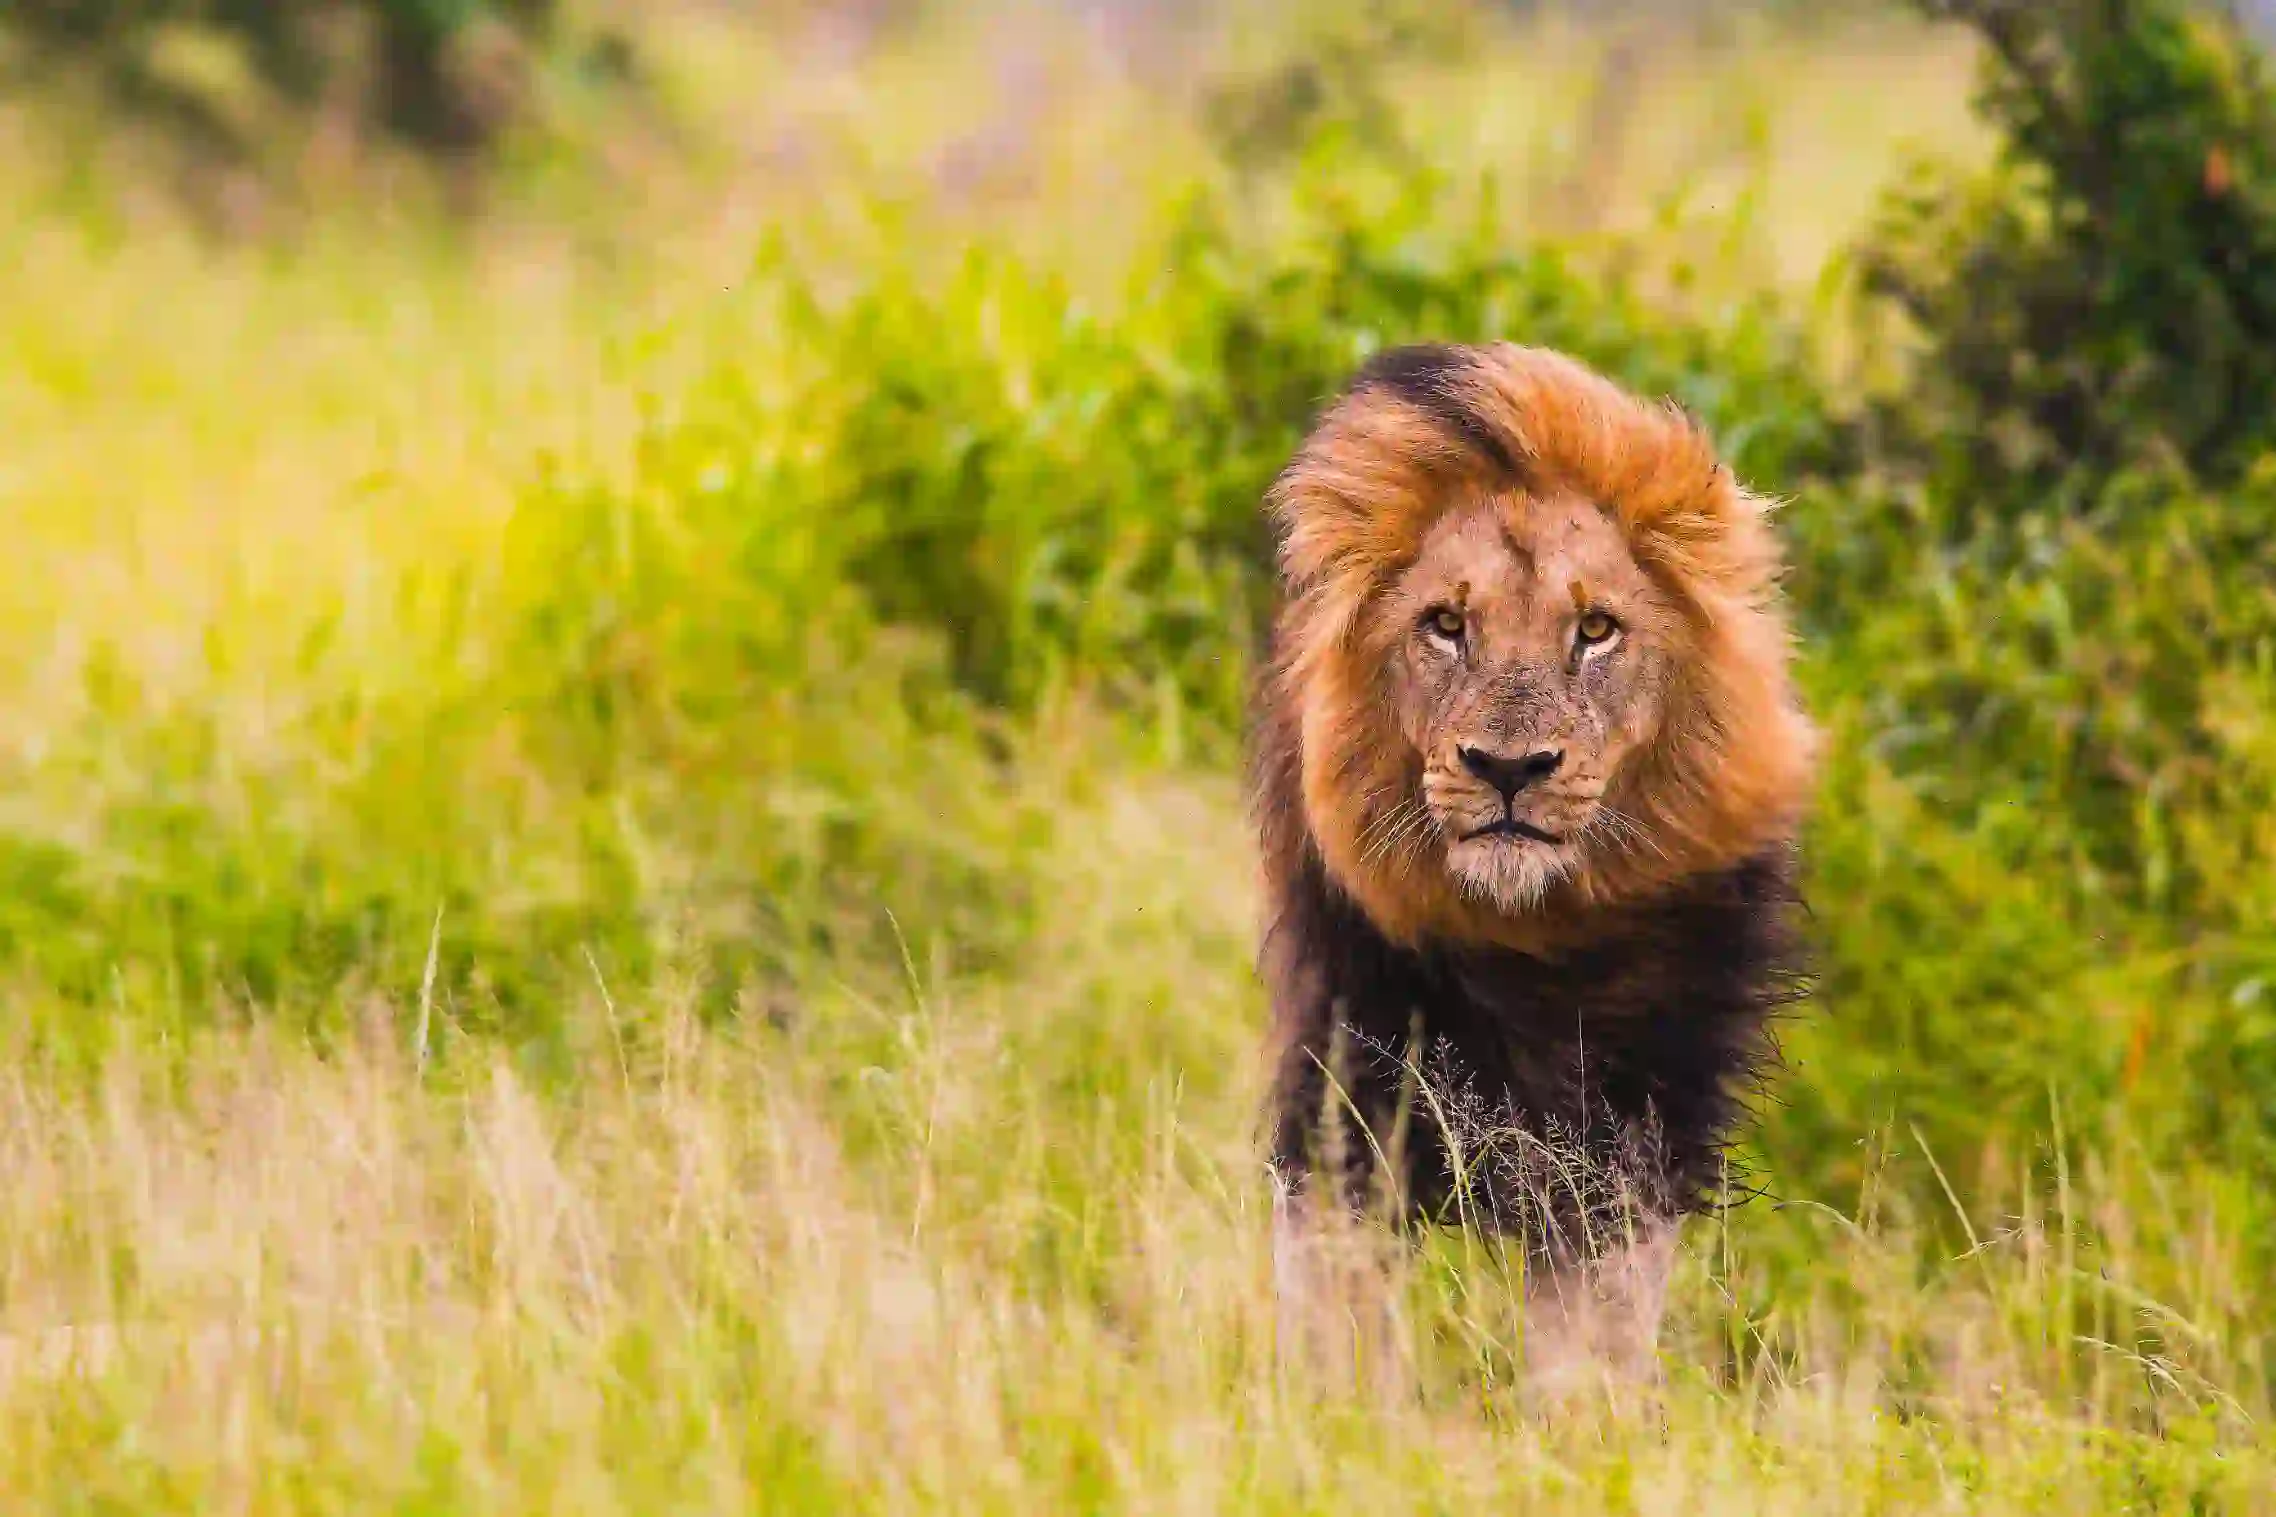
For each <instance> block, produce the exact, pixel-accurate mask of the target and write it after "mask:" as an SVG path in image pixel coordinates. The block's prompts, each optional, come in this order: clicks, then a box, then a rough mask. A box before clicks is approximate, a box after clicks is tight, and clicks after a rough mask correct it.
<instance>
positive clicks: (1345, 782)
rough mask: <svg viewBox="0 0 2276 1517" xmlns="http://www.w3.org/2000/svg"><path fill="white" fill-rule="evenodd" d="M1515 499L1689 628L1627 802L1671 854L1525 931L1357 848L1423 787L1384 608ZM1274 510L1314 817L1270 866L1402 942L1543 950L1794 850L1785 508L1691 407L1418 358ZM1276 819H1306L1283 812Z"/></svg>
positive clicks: (1502, 355) (1515, 921)
mask: <svg viewBox="0 0 2276 1517" xmlns="http://www.w3.org/2000/svg"><path fill="white" fill-rule="evenodd" d="M1510 495H1520V496H1531V497H1535V498H1548V497H1552V496H1577V497H1579V498H1581V499H1584V500H1587V501H1590V502H1593V503H1595V504H1596V505H1597V506H1598V507H1599V508H1601V509H1602V510H1603V511H1605V512H1606V513H1607V515H1608V516H1609V518H1610V519H1611V520H1613V521H1614V522H1615V523H1616V524H1617V525H1618V526H1619V528H1620V529H1621V532H1622V534H1623V537H1624V540H1625V542H1626V544H1627V546H1628V549H1629V551H1630V553H1631V554H1632V555H1633V556H1634V557H1635V559H1636V562H1637V564H1638V566H1639V567H1640V568H1642V569H1643V571H1644V572H1645V573H1646V574H1648V575H1650V576H1651V577H1652V579H1653V580H1654V582H1655V583H1656V584H1657V585H1659V586H1660V587H1661V588H1662V589H1663V590H1664V591H1665V592H1667V594H1668V595H1669V596H1670V598H1671V599H1672V600H1673V601H1674V603H1675V604H1676V605H1677V606H1678V607H1679V609H1680V611H1681V618H1682V621H1683V624H1684V625H1683V641H1682V646H1681V647H1680V649H1679V657H1678V659H1677V665H1678V672H1677V675H1676V678H1675V681H1674V684H1673V686H1672V688H1671V689H1670V690H1669V692H1668V701H1667V718H1666V720H1665V722H1664V724H1663V726H1662V729H1661V731H1660V732H1659V734H1658V735H1657V738H1656V739H1655V741H1654V742H1653V743H1652V744H1651V746H1650V747H1649V748H1648V750H1646V751H1645V752H1644V753H1642V754H1640V755H1638V756H1637V758H1636V759H1635V760H1634V761H1633V762H1632V763H1631V764H1630V765H1629V766H1628V767H1629V771H1630V772H1629V774H1628V776H1627V780H1626V786H1627V788H1626V793H1625V796H1624V799H1623V801H1622V804H1623V806H1624V807H1626V808H1627V809H1628V810H1629V812H1630V814H1631V815H1633V816H1634V817H1635V819H1636V820H1637V821H1638V822H1640V823H1641V824H1642V825H1643V826H1644V827H1645V828H1646V829H1648V830H1649V832H1650V834H1651V836H1652V838H1653V840H1654V843H1655V848H1654V849H1653V850H1650V851H1647V852H1635V851H1631V852H1628V853H1623V854H1620V855H1618V856H1616V857H1605V858H1600V859H1597V860H1595V861H1593V862H1592V863H1591V864H1590V865H1589V866H1588V867H1587V868H1585V869H1583V870H1582V871H1580V872H1579V873H1577V874H1575V875H1574V876H1573V877H1571V878H1570V879H1568V880H1567V881H1565V882H1564V883H1563V884H1561V885H1560V886H1558V887H1557V888H1556V889H1555V890H1554V891H1553V892H1552V893H1551V895H1550V896H1549V898H1547V899H1546V900H1544V901H1543V903H1542V904H1541V906H1540V907H1539V908H1538V909H1537V910H1534V911H1530V912H1527V913H1525V914H1524V915H1522V916H1512V915H1506V914H1504V913H1502V912H1499V911H1497V910H1495V909H1493V908H1492V907H1490V906H1488V905H1485V904H1482V903H1480V902H1478V901H1475V900H1472V899H1469V898H1466V897H1465V896H1464V895H1463V894H1462V892H1461V891H1460V890H1459V889H1458V888H1457V886H1456V885H1455V884H1454V882H1453V881H1451V880H1450V879H1449V878H1448V877H1447V876H1446V874H1445V872H1444V871H1443V870H1441V869H1436V868H1433V867H1431V866H1430V864H1429V862H1427V861H1419V860H1417V859H1415V858H1413V857H1410V856H1400V857H1394V858H1391V859H1388V860H1381V861H1370V860H1368V859H1367V858H1365V857H1364V855H1363V853H1362V850H1361V848H1360V846H1359V843H1360V839H1361V838H1362V837H1363V836H1364V835H1365V833H1366V830H1367V828H1368V827H1369V825H1370V824H1371V823H1373V822H1374V821H1375V820H1376V819H1377V817H1378V816H1379V815H1380V811H1381V808H1382V807H1383V806H1384V805H1386V804H1387V798H1389V797H1394V796H1397V795H1400V794H1403V793H1404V791H1405V788H1406V787H1408V786H1410V785H1411V773H1410V772H1409V765H1410V764H1411V761H1412V755H1410V754H1408V753H1406V751H1405V748H1406V744H1405V743H1404V741H1403V740H1402V738H1401V737H1400V735H1399V733H1398V730H1397V728H1396V725H1395V723H1394V722H1393V719H1392V714H1391V712H1390V710H1389V709H1388V703H1387V702H1386V701H1385V699H1384V698H1383V696H1382V691H1381V688H1380V678H1381V675H1380V668H1379V660H1378V659H1377V658H1375V657H1374V655H1373V652H1372V650H1371V649H1370V648H1369V646H1368V642H1367V639H1366V637H1365V635H1364V634H1365V631H1366V616H1367V612H1368V608H1369V607H1370V605H1371V604H1372V603H1373V602H1374V601H1375V600H1376V599H1377V598H1378V597H1379V596H1381V595H1382V594H1383V593H1384V591H1385V590H1386V589H1388V588H1389V587H1390V586H1391V584H1392V583H1393V582H1394V580H1395V579H1396V577H1397V576H1398V575H1399V574H1400V572H1401V571H1402V570H1403V569H1404V568H1405V566H1406V565H1408V564H1409V563H1411V562H1412V561H1413V560H1414V558H1415V555H1416V554H1417V553H1418V552H1419V551H1420V550H1421V547H1422V544H1423V540H1424V537H1425V534H1426V533H1428V531H1429V530H1430V528H1431V526H1432V525H1433V524H1434V523H1435V522H1436V521H1438V519H1439V518H1440V517H1441V516H1442V515H1443V514H1444V513H1445V512H1446V511H1447V510H1449V509H1450V508H1452V507H1453V506H1456V505H1458V504H1461V503H1464V502H1468V501H1475V500H1479V499H1482V498H1489V497H1496V496H1510ZM1267 509H1268V511H1269V513H1270V515H1271V517H1272V519H1273V522H1274V525H1275V526H1276V528H1277V529H1278V533H1279V540H1280V572H1281V577H1282V582H1283V588H1284V592H1285V603H1284V605H1283V607H1282V610H1281V613H1280V616H1279V620H1278V623H1277V626H1276V629H1275V637H1274V656H1273V660H1272V663H1271V665H1270V667H1269V668H1268V670H1267V671H1266V673H1265V677H1264V684H1263V686H1262V688H1261V690H1260V698H1261V702H1262V706H1263V714H1264V723H1263V730H1262V732H1261V734H1260V737H1261V740H1262V743H1263V745H1264V747H1265V749H1266V750H1267V751H1264V752H1262V753H1260V755H1259V758H1260V767H1261V768H1262V769H1263V770H1265V771H1266V772H1270V771H1272V770H1273V769H1274V768H1275V767H1276V766H1277V767H1278V768H1280V769H1281V770H1282V771H1283V773H1284V778H1285V779H1287V780H1293V781H1295V785H1294V787H1293V793H1294V794H1295V795H1298V796H1300V797H1301V807H1300V810H1301V815H1300V816H1292V815H1285V814H1283V815H1277V816H1274V815H1268V816H1266V817H1265V818H1264V819H1263V820H1264V827H1265V834H1266V846H1267V854H1268V865H1271V864H1272V863H1274V862H1275V855H1277V856H1278V857H1277V862H1278V864H1279V865H1280V866H1282V867H1288V866H1292V865H1293V863H1294V862H1295V860H1294V858H1293V856H1292V855H1291V852H1290V850H1294V849H1300V848H1304V847H1307V846H1308V847H1309V848H1310V849H1311V850H1312V851H1314V852H1316V854H1317V856H1318V858H1319V860H1320V862H1321V864H1322V865H1323V866H1324V867H1325V869H1326V871H1327V873H1328V874H1329V876H1330V877H1331V878H1332V879H1333V880H1334V881H1335V883H1336V884H1337V885H1338V886H1339V887H1340V888H1341V889H1342V890H1343V891H1344V892H1346V893H1347V894H1348V895H1349V896H1350V897H1351V898H1352V899H1353V900H1355V901H1356V902H1357V903H1358V904H1359V906H1360V907H1361V908H1362V909H1363V910H1364V911H1365V912H1366V914H1367V915H1368V917H1369V918H1370V919H1371V920H1373V921H1374V923H1375V924H1376V926H1377V927H1378V928H1379V929H1380V930H1381V931H1382V932H1383V933H1384V934H1385V936H1387V937H1388V938H1390V939H1392V940H1393V941H1396V942H1401V943H1406V944H1409V945H1412V944H1416V943H1419V942H1421V941H1424V940H1426V939H1438V940H1446V941H1453V942H1473V943H1499V944H1503V945H1505V946H1508V947H1512V948H1518V949H1521V950H1524V951H1528V952H1540V951H1544V950H1545V949H1548V948H1552V947H1555V946H1558V945H1561V944H1564V943H1567V942H1571V941H1574V940H1576V939H1581V938H1586V937H1587V936H1589V935H1590V931H1589V928H1590V923H1591V922H1592V920H1594V919H1596V918H1601V917H1603V916H1604V915H1605V908H1608V907H1612V906H1615V905H1618V904H1621V903H1625V902H1632V901H1637V900H1641V899H1644V898H1648V897H1650V896H1651V895H1653V894H1655V893H1657V892H1661V891H1664V890H1665V889H1666V888H1668V887H1669V886H1671V885H1673V884H1674V883H1675V882H1676V881H1678V880H1681V879H1684V878H1687V877H1690V876H1692V875H1695V874H1699V873H1701V872H1704V871H1709V870H1714V869H1719V868H1726V867H1730V866H1733V865H1736V864H1738V863H1739V862H1741V861H1743V860H1745V859H1747V858H1749V857H1750V856H1753V855H1754V854H1756V853H1758V852H1759V851H1760V850H1762V849H1763V848H1765V847H1767V846H1771V845H1774V844H1776V843H1778V842H1780V841H1782V840H1785V839H1788V838H1790V837H1791V836H1792V834H1793V831H1794V830H1795V828H1796V827H1797V826H1798V824H1799V821H1800V818H1801V814H1802V811H1803V809H1804V806H1805V804H1806V797H1807V792H1808V789H1809V786H1810V782H1811V779H1812V773H1813V769H1814V766H1815V756H1816V747H1817V744H1816V738H1815V734H1814V732H1813V730H1812V728H1811V726H1810V723H1809V722H1808V720H1807V718H1806V717H1805V716H1804V715H1803V713H1802V711H1801V709H1800V707H1799V705H1798V703H1797V701H1796V699H1795V695H1794V691H1793V688H1792V683H1791V680H1790V677H1789V673H1788V664H1789V661H1790V657H1791V638H1790V635H1789V632H1788V628H1787V625H1786V621H1785V618H1784V614H1783V611H1782V609H1781V607H1780V604H1779V595H1778V581H1779V577H1780V573H1781V569H1782V560H1781V554H1780V551H1779V546H1778V542H1777V539H1776V537H1775V536H1774V534H1773V533H1772V532H1771V530H1770V526H1769V523H1768V521H1767V519H1766V518H1767V515H1768V513H1769V511H1770V509H1771V506H1770V503H1769V502H1768V501H1766V500H1765V499H1764V498H1763V497H1761V496H1758V495H1755V494H1753V493H1752V492H1750V491H1748V490H1747V489H1745V488H1743V487H1742V486H1741V485H1740V484H1739V482H1738V481H1737V480H1736V479H1735V478H1734V477H1733V476H1732V473H1731V471H1730V469H1729V468H1728V467H1726V466H1725V465H1724V464H1723V462H1722V461H1721V459H1720V458H1719V456H1718V455H1717V452H1716V450H1715V447H1714V445H1713V443H1712V441H1711V440H1710V439H1709V438H1708V436H1707V435H1706V433H1705V432H1704V431H1703V430H1702V429H1701V428H1700V427H1699V426H1698V425H1696V424H1695V423H1694V422H1693V421H1692V420H1691V419H1690V418H1689V417H1688V416H1686V415H1685V414H1684V413H1683V412H1682V411H1681V410H1679V409H1678V408H1676V407H1674V406H1673V405H1654V404H1650V403H1647V402H1646V401H1644V400H1642V399H1641V398H1639V397H1637V396H1635V395H1632V394H1630V393H1629V392H1627V391H1626V390H1624V389H1622V388H1621V387H1619V386H1618V385H1616V384H1614V383H1613V382H1612V381H1611V380H1609V379H1607V378H1605V377H1604V376H1603V375H1601V374H1598V373H1597V372H1595V371H1594V370H1592V369H1590V368H1588V367H1587V366H1585V365H1583V364H1581V363H1579V362H1578V361H1576V360H1574V359H1572V358H1570V357H1567V356H1565V355H1563V354H1559V353H1555V352H1551V351H1548V350H1545V349H1541V348H1530V347H1521V346H1517V345H1514V344H1507V343H1503V344H1495V345H1492V346H1485V347H1468V348H1464V347H1433V348H1427V349H1420V348H1418V349H1397V350H1393V351H1392V352H1390V353H1387V354H1383V355H1380V356H1379V357H1378V358H1377V359H1376V360H1375V361H1374V362H1372V363H1371V364H1369V365H1368V366H1367V367H1366V368H1364V369H1362V370H1361V371H1360V373H1359V375H1358V376H1357V377H1356V378H1355V379H1354V381H1353V382H1352V384H1351V386H1350V387H1349V388H1348V389H1347V390H1346V392H1345V393H1344V395H1343V396H1342V398H1341V399H1340V400H1338V401H1337V402H1336V403H1335V404H1334V405H1333V406H1331V407H1330V408H1329V409H1328V410H1327V412H1326V413H1325V414H1324V415H1323V416H1322V417H1321V419H1320V421H1319V423H1318V425H1317V426H1316V427H1315V428H1314V430H1313V431H1312V433H1311V435H1310V436H1309V437H1308V438H1307V439H1306V440H1305V442H1304V444H1303V445H1302V447H1301V448H1300V449H1299V450H1298V452H1297V454H1296V456H1295V458H1294V459H1293V460H1292V461H1291V463H1290V464H1289V466H1288V467H1287V468H1286V469H1285V470H1284V471H1283V472H1282V474H1281V476H1280V478H1279V479H1278V480H1277V481H1276V482H1275V483H1274V485H1273V487H1272V490H1271V492H1270V495H1269V497H1268V499H1267ZM1275 750H1277V751H1275ZM1289 771H1292V772H1289ZM1277 804H1278V807H1279V809H1280V811H1281V812H1283V813H1285V812H1287V811H1288V810H1290V809H1291V808H1290V806H1289V805H1288V801H1287V799H1286V796H1285V795H1284V796H1283V798H1282V799H1281V800H1280V801H1279V802H1278V803H1277Z"/></svg>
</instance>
